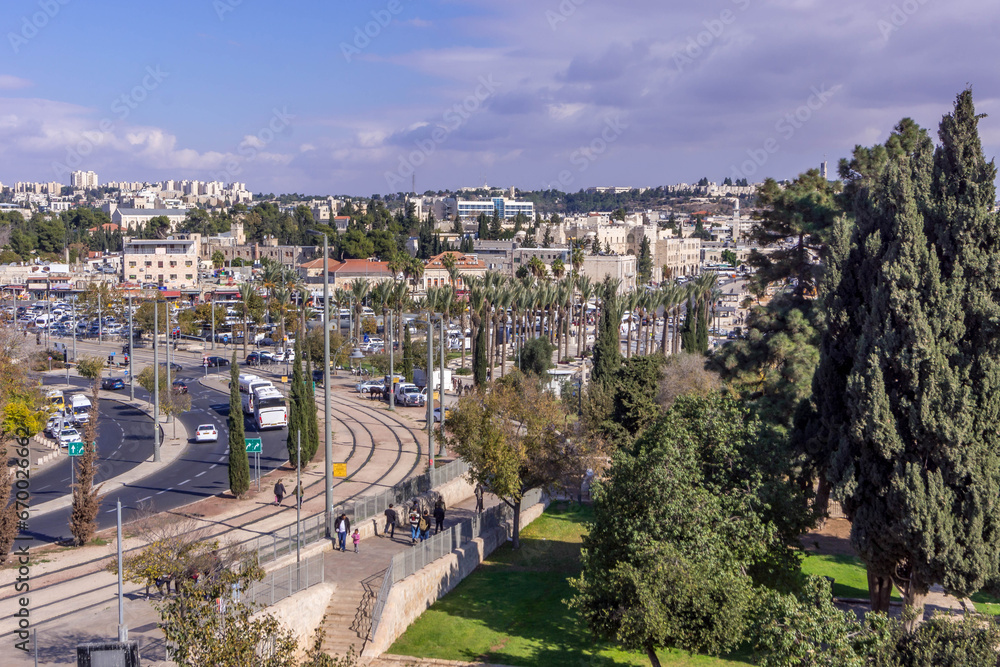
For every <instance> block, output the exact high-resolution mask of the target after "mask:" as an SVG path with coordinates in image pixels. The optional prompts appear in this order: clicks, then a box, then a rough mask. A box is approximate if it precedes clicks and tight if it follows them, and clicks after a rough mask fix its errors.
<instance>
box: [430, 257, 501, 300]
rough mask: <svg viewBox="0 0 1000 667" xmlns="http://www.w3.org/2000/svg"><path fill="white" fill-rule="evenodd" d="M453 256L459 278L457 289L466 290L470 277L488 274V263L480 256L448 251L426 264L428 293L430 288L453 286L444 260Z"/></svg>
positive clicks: (456, 281)
mask: <svg viewBox="0 0 1000 667" xmlns="http://www.w3.org/2000/svg"><path fill="white" fill-rule="evenodd" d="M446 255H451V257H452V259H454V261H455V268H456V269H458V278H457V279H456V280H455V289H456V290H459V291H461V290H464V289H466V288H467V287H468V285H467V283H466V281H467V280H468V278H469V277H479V276H482V275H483V274H485V273H486V271H487V270H488V269H487V268H486V262H485V261H484V260H483V258H482V257H480V256H479V255H466V254H463V253H460V252H454V251H448V252H443V253H441V254H440V255H435V256H434V257H431V258H430V259H429V260H427V262H426V263H425V264H424V276H423V287H424V291H427V288H428V287H443V286H445V285H451V275H450V274H449V273H448V269H446V268H445V265H444V258H445V256H446Z"/></svg>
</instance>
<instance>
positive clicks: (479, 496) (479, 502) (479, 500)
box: [476, 484, 483, 512]
mask: <svg viewBox="0 0 1000 667" xmlns="http://www.w3.org/2000/svg"><path fill="white" fill-rule="evenodd" d="M476 511H477V512H482V511H483V485H482V484H476Z"/></svg>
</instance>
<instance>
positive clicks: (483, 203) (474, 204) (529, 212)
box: [455, 197, 535, 220]
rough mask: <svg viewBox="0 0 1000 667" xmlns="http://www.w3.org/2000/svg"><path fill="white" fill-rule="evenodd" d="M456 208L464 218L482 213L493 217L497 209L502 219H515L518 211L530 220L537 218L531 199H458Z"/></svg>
mask: <svg viewBox="0 0 1000 667" xmlns="http://www.w3.org/2000/svg"><path fill="white" fill-rule="evenodd" d="M455 210H456V211H458V217H459V218H460V219H462V220H475V219H476V218H478V217H479V214H480V213H485V214H486V215H488V216H490V217H492V216H493V211H494V210H495V211H497V212H498V213H499V215H500V219H501V220H513V219H514V218H515V217H516V216H517V214H518V213H523V214H524V216H525V217H526V218H528V219H529V220H534V219H535V205H534V204H533V203H531V202H530V201H527V202H524V201H517V200H515V199H507V198H505V197H494V198H493V199H487V200H470V199H458V200H456V202H455Z"/></svg>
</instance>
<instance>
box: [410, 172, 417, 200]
mask: <svg viewBox="0 0 1000 667" xmlns="http://www.w3.org/2000/svg"><path fill="white" fill-rule="evenodd" d="M410 187H411V188H413V194H414V195H416V194H417V172H416V171H414V172H413V181H412V185H411V186H410Z"/></svg>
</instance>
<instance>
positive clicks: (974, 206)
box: [831, 91, 1000, 627]
mask: <svg viewBox="0 0 1000 667" xmlns="http://www.w3.org/2000/svg"><path fill="white" fill-rule="evenodd" d="M977 122H978V118H977V117H976V116H975V113H974V109H973V107H972V99H971V94H970V93H969V92H968V91H966V92H965V93H963V94H961V95H959V97H958V100H957V102H956V105H955V111H954V113H953V114H951V115H949V116H946V117H945V118H944V120H943V121H942V123H941V130H940V136H941V140H942V146H941V147H939V148H938V149H937V151H936V153H935V156H934V160H933V173H931V171H930V169H929V167H930V164H931V162H930V159H929V153H928V150H927V147H926V143H923V142H917V143H916V144H915V146H916V148H915V149H914V150H913V152H912V154H907V153H905V152H903V153H902V154H898V155H897V154H893V153H894V151H895V147H894V146H889V145H887V149H888V150H887V151H883V152H882V153H874V152H873V153H872V154H871V155H873V156H875V157H877V158H879V159H881V158H883V157H886V155H887V154H888V158H887V159H884V160H882V162H883V163H884V167H881V168H879V167H878V166H877V165H875V166H876V168H877V169H879V173H878V174H877V176H875V177H868V178H866V179H863V180H862V181H861V182H860V183H859V184H858V185H859V187H857V188H856V191H855V193H854V195H855V196H854V200H853V203H854V211H855V214H856V217H857V220H858V232H857V238H856V243H855V249H854V251H852V255H853V257H854V259H855V261H854V262H852V263H851V264H849V265H848V269H849V271H845V272H844V274H845V275H846V274H848V273H852V274H853V275H854V279H855V280H856V281H857V290H856V294H857V296H858V304H859V307H855V308H853V309H852V311H851V312H849V313H848V317H849V318H850V319H851V320H853V322H852V323H850V324H849V325H848V329H849V330H851V331H854V332H856V339H857V342H856V345H855V347H854V349H853V356H854V364H853V366H852V369H851V372H850V374H849V375H848V380H847V396H848V400H847V404H846V407H847V412H848V414H847V420H846V425H845V426H846V428H843V429H841V433H842V436H841V442H840V446H839V448H838V451H837V452H836V454H835V458H834V463H833V466H832V469H831V474H832V478H833V479H834V480H835V482H836V483H837V485H838V492H839V495H840V496H841V497H842V499H843V504H844V509H845V510H846V511H847V513H848V515H849V516H850V517H851V519H852V527H851V540H852V543H853V544H854V546H855V548H856V549H857V551H858V553H859V555H860V556H861V557H862V558H863V559H864V561H865V563H866V565H867V567H868V573H869V588H870V593H871V594H872V601H873V607H874V608H876V609H884V608H885V607H886V606H887V604H888V593H889V588H890V586H889V583H890V582H891V584H892V585H895V586H896V587H897V588H898V589H899V590H900V591H901V592H902V594H903V596H904V599H905V601H906V603H907V604H908V605H909V606H910V607H911V608H912V609H913V610H914V611H915V612H916V614H915V618H916V619H917V620H919V618H920V616H921V615H922V611H923V600H924V597H925V595H926V593H927V590H928V589H929V587H930V586H931V585H933V584H942V585H943V586H944V588H945V589H946V590H947V591H949V592H953V593H956V594H959V595H966V594H968V593H971V592H973V591H975V590H976V589H978V588H979V587H981V586H982V585H983V584H984V583H985V582H987V581H988V580H990V579H991V578H995V577H996V576H997V572H998V566H997V561H998V558H1000V555H998V554H1000V513H998V509H1000V502H998V498H1000V459H998V454H997V451H998V449H997V445H998V444H1000V443H998V442H997V438H998V436H997V435H996V433H995V431H996V417H997V412H996V401H997V400H998V399H997V398H996V389H997V385H998V382H997V380H998V372H997V369H998V368H1000V353H998V350H997V343H996V342H995V339H996V336H995V334H992V335H991V334H990V332H989V328H990V327H995V326H997V325H996V324H995V323H996V321H997V320H996V315H997V308H998V304H1000V290H998V289H996V287H995V286H994V285H995V283H994V281H995V280H996V278H995V277H994V276H985V275H983V272H984V271H986V270H987V268H991V267H996V266H998V265H1000V247H998V245H997V238H998V233H997V220H996V216H995V215H993V214H992V212H991V208H992V203H993V197H994V192H993V184H992V183H993V178H994V176H995V170H994V168H993V165H992V164H987V163H986V162H985V160H984V159H983V157H982V151H981V148H980V144H979V139H978V130H977V127H976V126H977ZM895 152H897V153H898V151H895ZM991 318H992V321H989V320H991ZM978 325H982V326H984V327H987V333H986V334H983V333H982V332H981V330H980V329H978V328H977V327H978ZM910 625H911V627H912V625H913V623H911V624H910Z"/></svg>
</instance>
